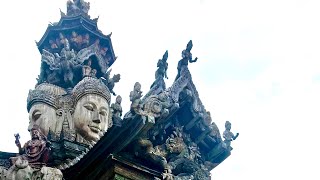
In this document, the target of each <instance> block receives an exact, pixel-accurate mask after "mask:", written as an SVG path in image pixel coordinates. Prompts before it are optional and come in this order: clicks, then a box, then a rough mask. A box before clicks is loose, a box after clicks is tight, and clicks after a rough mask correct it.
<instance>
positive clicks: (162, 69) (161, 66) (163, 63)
mask: <svg viewBox="0 0 320 180" xmlns="http://www.w3.org/2000/svg"><path fill="white" fill-rule="evenodd" d="M167 59H168V51H166V52H165V53H164V54H163V57H162V59H159V61H158V64H157V67H158V69H157V71H156V76H155V78H156V79H159V78H161V79H163V78H167V79H168V76H167V69H168V63H167Z"/></svg>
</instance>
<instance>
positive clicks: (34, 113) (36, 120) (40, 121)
mask: <svg viewBox="0 0 320 180" xmlns="http://www.w3.org/2000/svg"><path fill="white" fill-rule="evenodd" d="M56 122H57V115H56V109H55V108H53V107H51V106H49V105H47V104H44V103H36V104H34V105H32V107H31V109H30V111H29V127H28V130H29V131H31V129H32V127H33V126H34V125H38V126H39V128H40V130H41V131H42V133H43V134H44V135H45V136H47V135H48V133H49V129H50V130H52V131H55V128H56Z"/></svg>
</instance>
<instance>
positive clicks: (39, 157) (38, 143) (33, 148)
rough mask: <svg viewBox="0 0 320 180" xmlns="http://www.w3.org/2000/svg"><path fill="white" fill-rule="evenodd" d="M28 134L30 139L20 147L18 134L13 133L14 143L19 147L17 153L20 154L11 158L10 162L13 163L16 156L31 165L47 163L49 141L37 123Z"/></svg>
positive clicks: (37, 165)
mask: <svg viewBox="0 0 320 180" xmlns="http://www.w3.org/2000/svg"><path fill="white" fill-rule="evenodd" d="M30 135H31V140H29V141H28V142H26V143H25V145H24V146H23V147H21V144H20V141H19V134H16V135H15V138H16V140H15V143H16V145H17V147H18V148H19V154H21V156H19V157H15V158H12V161H13V163H12V164H15V162H16V161H17V159H18V158H21V159H22V160H27V161H28V163H29V165H30V166H31V167H41V166H43V165H46V164H47V163H48V161H49V153H50V148H49V146H50V142H49V141H47V139H46V137H45V136H44V135H43V134H42V132H41V131H40V129H39V127H38V126H37V125H34V126H33V128H32V129H31V131H30Z"/></svg>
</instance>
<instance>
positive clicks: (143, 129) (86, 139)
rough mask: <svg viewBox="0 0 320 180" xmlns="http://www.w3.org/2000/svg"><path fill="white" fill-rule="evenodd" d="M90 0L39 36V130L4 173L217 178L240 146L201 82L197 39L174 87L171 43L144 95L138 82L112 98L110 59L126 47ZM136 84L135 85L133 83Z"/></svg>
mask: <svg viewBox="0 0 320 180" xmlns="http://www.w3.org/2000/svg"><path fill="white" fill-rule="evenodd" d="M89 9H90V4H89V3H88V2H85V1H83V0H74V1H68V2H67V13H66V14H65V13H63V12H61V19H60V21H59V22H58V23H54V24H50V25H49V26H48V28H47V31H46V32H45V34H44V36H43V37H42V38H41V40H40V41H39V42H38V43H37V45H38V48H39V51H40V52H41V54H42V59H41V72H40V75H39V77H38V83H37V85H36V87H35V89H34V90H30V92H29V96H28V100H27V110H28V112H29V121H30V124H29V127H28V130H29V131H30V132H31V140H30V141H28V142H27V143H26V145H25V146H24V147H23V148H22V147H21V144H20V142H19V135H18V134H17V135H15V136H16V144H17V146H18V147H19V150H20V151H19V153H20V155H16V154H14V153H5V152H1V153H0V168H1V169H0V173H1V174H0V177H1V179H27V178H29V179H62V178H63V179H137V180H141V179H167V180H170V179H210V170H212V169H213V168H214V167H216V166H217V165H219V164H220V163H221V162H222V161H223V160H224V159H226V158H227V157H228V156H229V155H230V151H231V150H232V148H231V146H230V142H231V141H232V140H234V139H236V138H237V136H238V134H237V135H236V136H234V135H233V133H232V132H231V131H230V129H231V124H230V123H229V122H227V123H226V131H225V132H224V133H223V135H224V137H225V141H222V139H221V135H220V132H219V129H218V128H217V126H216V124H215V123H214V122H212V121H211V117H210V112H208V111H206V109H205V108H204V106H203V104H202V102H201V100H200V99H199V95H198V92H197V90H196V87H195V85H194V84H193V81H192V77H191V74H190V72H189V69H188V63H189V62H190V63H193V62H196V61H197V58H195V59H192V54H191V49H192V41H189V43H188V45H187V47H186V49H185V50H183V51H182V59H181V60H180V61H179V63H178V75H177V77H176V79H175V81H174V83H173V84H172V85H171V86H170V87H169V88H166V85H165V82H164V80H163V78H168V77H167V73H166V71H167V69H168V63H167V59H168V51H166V52H165V54H164V55H163V58H162V59H160V60H159V61H158V63H157V67H158V69H157V71H156V75H155V81H154V83H153V84H152V85H151V88H150V90H149V92H147V93H146V95H145V96H143V94H142V91H141V84H140V83H139V82H137V83H135V85H134V88H133V90H132V91H131V92H130V101H131V102H132V103H131V107H130V111H129V112H127V113H126V114H125V115H124V117H123V118H122V107H121V101H122V98H121V96H120V95H118V96H117V97H116V101H115V102H114V103H112V104H111V96H112V95H111V94H113V95H114V96H115V95H116V93H115V92H114V91H113V87H114V85H115V83H116V82H118V81H119V80H120V75H119V74H116V75H114V76H113V77H112V78H110V72H111V70H109V67H110V66H111V65H112V64H113V63H114V62H115V60H116V57H115V55H114V51H113V48H112V43H111V39H110V36H111V34H110V35H104V34H102V32H101V31H99V29H98V28H97V19H93V20H92V19H90V16H89V15H88V11H89ZM128 94H129V90H128Z"/></svg>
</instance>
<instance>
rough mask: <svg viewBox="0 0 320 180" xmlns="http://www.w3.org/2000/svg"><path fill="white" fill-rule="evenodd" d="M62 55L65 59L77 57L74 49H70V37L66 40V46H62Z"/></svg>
mask: <svg viewBox="0 0 320 180" xmlns="http://www.w3.org/2000/svg"><path fill="white" fill-rule="evenodd" d="M60 55H61V57H63V58H65V60H72V59H73V58H75V57H76V54H75V52H74V50H73V49H72V50H71V49H70V44H69V41H68V39H65V40H64V47H63V48H62V50H61V53H60Z"/></svg>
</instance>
